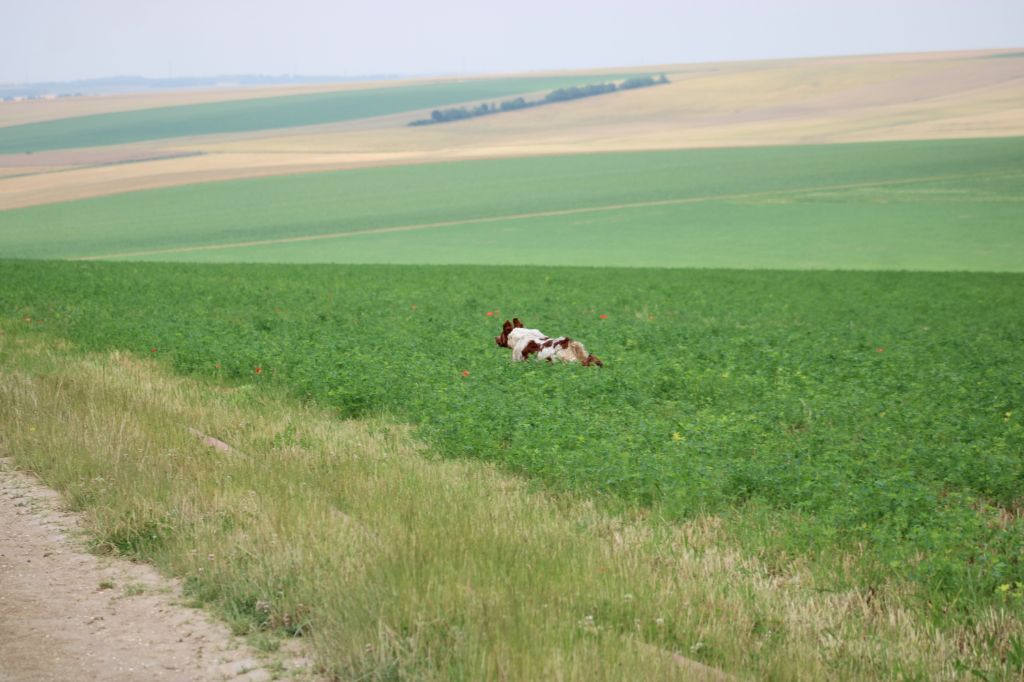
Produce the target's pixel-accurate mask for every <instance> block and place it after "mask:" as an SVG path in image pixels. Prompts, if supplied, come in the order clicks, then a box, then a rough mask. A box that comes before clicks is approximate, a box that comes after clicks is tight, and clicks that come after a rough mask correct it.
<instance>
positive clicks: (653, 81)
mask: <svg viewBox="0 0 1024 682" xmlns="http://www.w3.org/2000/svg"><path fill="white" fill-rule="evenodd" d="M668 82H669V80H668V78H666V77H665V74H661V75H660V76H658V77H657V78H655V77H654V76H635V77H633V78H627V79H626V80H624V81H622V82H621V83H619V84H618V85H616V84H615V83H592V84H590V85H574V86H571V87H568V88H558V89H557V90H552V91H551V92H549V93H548V94H546V95H544V99H540V100H533V101H528V100H525V99H523V98H522V97H516V98H515V99H507V100H504V101H503V102H499V103H498V104H493V103H490V104H489V103H487V102H484V103H483V104H478V105H477V106H475V107H451V108H449V109H434V110H433V111H432V112H430V118H420V119H417V120H415V121H412V122H411V123H409V125H411V126H427V125H433V124H435V123H448V122H449V121H461V120H463V119H467V118H476V117H478V116H489V115H491V114H497V113H500V112H503V111H516V110H517V109H529V108H530V107H539V106H542V105H544V104H553V103H555V102H567V101H569V100H571V99H580V98H582V97H594V96H595V95H604V94H607V93H609V92H616V91H618V90H633V89H635V88H646V87H650V86H652V85H661V84H663V83H668Z"/></svg>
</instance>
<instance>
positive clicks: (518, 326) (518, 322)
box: [512, 317, 523, 329]
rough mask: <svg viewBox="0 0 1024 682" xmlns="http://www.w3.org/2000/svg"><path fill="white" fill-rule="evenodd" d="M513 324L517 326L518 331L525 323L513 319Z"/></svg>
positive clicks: (516, 318) (515, 318)
mask: <svg viewBox="0 0 1024 682" xmlns="http://www.w3.org/2000/svg"><path fill="white" fill-rule="evenodd" d="M512 324H513V326H515V328H516V329H519V328H520V327H522V326H523V323H522V322H520V321H519V318H518V317H513V318H512Z"/></svg>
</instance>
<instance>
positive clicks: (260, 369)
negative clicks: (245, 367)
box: [253, 367, 263, 374]
mask: <svg viewBox="0 0 1024 682" xmlns="http://www.w3.org/2000/svg"><path fill="white" fill-rule="evenodd" d="M253 371H254V372H256V373H257V374H261V373H262V372H263V368H262V367H257V368H256V369H254V370H253Z"/></svg>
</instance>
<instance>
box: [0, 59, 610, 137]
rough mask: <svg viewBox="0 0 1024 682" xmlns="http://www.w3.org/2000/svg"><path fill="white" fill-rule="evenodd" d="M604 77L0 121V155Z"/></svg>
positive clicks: (290, 122)
mask: <svg viewBox="0 0 1024 682" xmlns="http://www.w3.org/2000/svg"><path fill="white" fill-rule="evenodd" d="M610 77H611V76H592V77H583V78H581V77H579V76H576V77H568V76H538V77H532V78H530V77H527V78H501V79H488V80H473V81H462V82H459V81H451V82H443V83H433V84H429V85H408V86H399V87H391V88H372V89H365V90H343V91H338V92H325V93H317V94H310V95H288V96H284V97H263V98H258V99H247V100H239V101H234V102H215V103H208V104H190V105H182V106H173V107H158V108H154V109H142V110H139V111H128V112H116V113H109V114H94V115H89V116H75V117H72V118H65V119H59V120H55V121H45V122H40V123H27V124H23V125H17V126H7V127H0V154H15V153H23V152H38V151H45V150H49V149H70V148H76V147H98V146H103V145H111V144H125V143H129V142H142V141H145V140H159V139H165V138H173V137H186V136H192V135H208V134H212V133H237V132H245V131H251V130H266V129H273V128H292V127H296V126H306V125H316V124H320V123H335V122H338V121H351V120H354V119H358V118H367V117H370V116H383V115H385V114H397V113H400V112H403V111H414V110H417V109H425V108H430V107H442V106H447V105H451V104H458V103H461V102H470V101H475V100H480V99H492V98H502V97H509V96H512V95H519V94H523V93H527V92H534V91H539V90H550V89H553V88H560V87H567V86H571V85H580V84H582V83H587V82H592V81H599V80H603V79H607V78H610Z"/></svg>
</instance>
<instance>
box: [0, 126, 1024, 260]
mask: <svg viewBox="0 0 1024 682" xmlns="http://www.w3.org/2000/svg"><path fill="white" fill-rule="evenodd" d="M1022 174H1024V138H1008V139H988V140H952V141H933V142H899V143H872V144H852V145H831V146H801V147H766V148H747V149H714V150H689V151H673V152H635V153H621V154H587V155H573V156H551V157H533V158H518V159H502V160H487V161H470V162H459V163H446V164H432V165H413V166H401V167H390V168H374V169H363V170H354V171H340V172H332V173H314V174H308V175H298V176H287V177H274V178H261V179H255V180H241V181H230V182H217V183H207V184H197V185H189V186H182V187H173V188H166V189H160V190H152V191H144V192H133V193H126V194H121V195H116V196H109V197H101V198H96V199H88V200H82V201H76V202H66V203H60V204H51V205H45V206H36V207H30V208H24V209H14V210H9V211H3V212H0V256H3V257H16V258H83V257H96V256H99V257H111V256H120V257H127V256H128V255H129V254H131V255H133V257H139V258H143V257H145V258H152V257H158V258H172V257H173V258H177V259H190V260H196V259H204V260H210V259H214V260H268V261H280V262H286V261H296V262H310V261H320V262H351V263H356V262H403V263H404V262H416V263H485V264H486V263H498V262H501V263H508V262H515V263H523V264H530V263H534V264H552V263H557V264H566V265H595V266H600V265H638V266H639V265H656V266H683V265H697V266H708V267H710V266H712V265H715V266H720V267H796V268H804V267H832V268H847V267H857V268H881V267H902V268H925V269H931V268H935V267H937V268H939V269H954V270H955V269H972V270H1019V269H1021V268H1022V267H1024V265H1021V264H1020V262H1019V257H1017V256H1016V254H1019V253H1024V243H1022V240H1024V235H1022V234H1021V230H1020V229H1019V226H1020V206H1019V201H1020V198H1021V197H1022V196H1024V182H1022ZM920 183H937V184H936V185H935V186H934V187H923V188H920V189H915V190H913V191H912V190H911V189H910V188H913V187H915V186H916V185H917V184H920ZM886 187H888V188H889V189H885V188H886ZM899 187H903V188H908V189H906V190H905V191H900V192H895V191H894V189H893V188H899ZM823 194H828V196H822V195H823ZM754 204H757V205H756V206H755V205H754ZM744 206H745V208H744ZM883 226H885V227H884V228H883ZM442 227H443V228H444V229H431V228H442ZM342 233H347V234H352V235H353V238H349V239H339V238H338V236H339V235H340V234H342ZM932 233H934V235H937V236H939V237H941V239H938V240H936V239H933V237H932ZM831 235H835V236H838V237H841V241H843V242H844V243H846V244H848V245H851V246H852V247H853V248H852V250H851V249H850V248H847V249H843V250H840V249H831V251H830V253H812V254H808V253H807V249H806V246H807V243H808V238H809V237H810V238H812V241H814V242H818V243H821V242H824V243H826V245H827V243H828V240H829V239H830V238H831ZM910 235H913V238H912V239H910V238H909V236H910ZM456 236H457V237H458V239H457V240H454V238H455V237H456ZM750 238H753V239H754V241H756V242H762V243H765V244H769V245H770V246H771V248H770V249H752V248H750V247H749V245H748V244H747V243H746V242H744V239H750ZM453 240H454V241H453ZM240 245H248V246H244V247H243V246H240ZM201 247H213V248H212V249H210V250H200V249H201ZM226 247H229V248H226ZM890 247H892V248H897V247H898V248H899V252H898V253H896V254H894V255H896V256H899V257H898V258H887V259H882V260H879V259H878V258H875V257H874V256H872V257H869V258H861V257H859V256H858V255H857V254H858V252H861V251H871V250H875V251H878V250H879V249H881V250H886V249H889V248H890ZM769 252H779V253H780V254H781V255H780V256H779V257H772V258H767V257H766V256H765V254H767V253H769ZM929 253H933V254H937V256H941V257H935V258H933V257H932V256H929V255H928V254H929ZM143 254H145V255H143ZM787 254H788V255H787ZM809 256H810V257H809ZM886 260H888V261H891V262H892V263H894V264H895V265H887V263H886Z"/></svg>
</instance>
